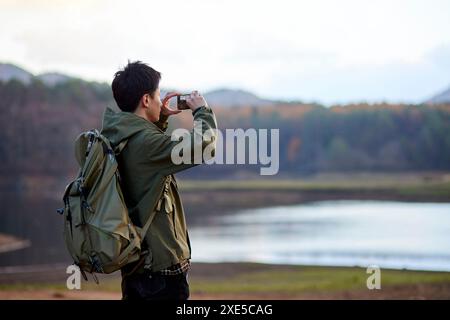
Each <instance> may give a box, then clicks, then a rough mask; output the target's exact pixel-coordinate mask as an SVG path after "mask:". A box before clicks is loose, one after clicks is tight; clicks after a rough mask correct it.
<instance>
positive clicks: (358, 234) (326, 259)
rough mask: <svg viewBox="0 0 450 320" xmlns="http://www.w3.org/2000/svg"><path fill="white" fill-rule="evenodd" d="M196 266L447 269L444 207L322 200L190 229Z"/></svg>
mask: <svg viewBox="0 0 450 320" xmlns="http://www.w3.org/2000/svg"><path fill="white" fill-rule="evenodd" d="M190 236H191V241H192V245H193V254H192V256H193V259H194V260H195V261H204V262H218V261H253V262H265V263H287V264H291V263H292V264H306V265H333V266H362V267H367V266H368V265H371V264H375V265H378V266H380V267H381V268H383V267H385V268H407V269H419V270H445V271H450V204H449V203H403V202H383V201H325V202H317V203H312V204H302V205H294V206H283V207H272V208H263V209H253V210H245V211H240V212H238V213H236V214H234V215H229V216H222V217H217V219H215V220H214V222H213V224H212V225H209V226H199V227H191V228H190Z"/></svg>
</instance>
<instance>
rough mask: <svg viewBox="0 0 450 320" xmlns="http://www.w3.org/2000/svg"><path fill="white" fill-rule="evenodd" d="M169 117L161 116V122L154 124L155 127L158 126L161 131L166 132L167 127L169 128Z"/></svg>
mask: <svg viewBox="0 0 450 320" xmlns="http://www.w3.org/2000/svg"><path fill="white" fill-rule="evenodd" d="M168 119H169V116H166V115H163V114H162V113H160V114H159V120H158V121H155V122H153V124H154V125H156V126H157V127H158V128H159V129H161V130H162V131H163V132H166V130H167V127H168V126H169V120H168Z"/></svg>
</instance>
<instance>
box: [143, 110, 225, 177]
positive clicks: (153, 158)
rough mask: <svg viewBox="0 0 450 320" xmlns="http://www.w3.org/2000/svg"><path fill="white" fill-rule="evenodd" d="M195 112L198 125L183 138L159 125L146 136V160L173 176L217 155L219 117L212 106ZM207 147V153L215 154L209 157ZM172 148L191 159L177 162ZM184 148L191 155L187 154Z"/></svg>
mask: <svg viewBox="0 0 450 320" xmlns="http://www.w3.org/2000/svg"><path fill="white" fill-rule="evenodd" d="M193 115H194V128H193V129H192V130H191V131H190V132H189V133H188V134H187V132H185V134H184V135H182V136H181V138H180V139H173V138H172V136H171V135H168V134H165V133H164V132H161V131H159V130H157V129H156V128H155V130H152V131H151V132H149V133H148V134H147V135H146V136H145V138H144V150H142V151H143V152H144V156H145V161H146V162H147V163H148V165H149V166H151V167H152V169H154V170H157V172H160V173H161V174H164V175H169V174H173V173H176V172H180V171H182V170H186V169H189V168H192V167H194V166H196V165H199V164H201V163H204V162H205V161H207V160H210V159H212V157H214V155H215V148H216V140H217V121H216V116H215V115H214V112H213V111H212V110H211V108H210V107H209V106H208V105H205V106H203V107H200V108H198V109H197V110H195V111H194V113H193ZM186 131H187V130H186ZM205 133H206V134H205ZM174 148H176V149H175V150H174ZM206 148H208V152H207V153H206V154H207V155H208V154H210V155H211V156H212V157H210V158H206V159H205V158H203V156H202V155H203V152H204V151H205V149H206ZM172 151H174V152H175V154H177V155H179V156H185V157H183V159H184V160H186V159H187V158H189V159H187V161H183V162H181V163H174V162H173V161H172V160H173V159H172ZM184 151H187V152H188V153H190V155H189V154H188V155H184ZM199 151H201V154H200V152H199ZM198 156H200V157H198Z"/></svg>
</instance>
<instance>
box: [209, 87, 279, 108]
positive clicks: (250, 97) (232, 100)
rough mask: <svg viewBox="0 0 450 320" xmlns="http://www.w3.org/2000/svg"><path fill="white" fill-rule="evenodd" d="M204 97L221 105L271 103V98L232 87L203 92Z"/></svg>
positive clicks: (234, 105)
mask: <svg viewBox="0 0 450 320" xmlns="http://www.w3.org/2000/svg"><path fill="white" fill-rule="evenodd" d="M205 98H206V100H207V101H208V102H210V103H211V104H212V105H216V106H223V107H241V106H265V105H270V104H273V103H274V102H273V101H271V100H266V99H262V98H259V97H258V96H256V95H255V94H253V93H251V92H248V91H243V90H233V89H219V90H214V91H210V92H207V93H205Z"/></svg>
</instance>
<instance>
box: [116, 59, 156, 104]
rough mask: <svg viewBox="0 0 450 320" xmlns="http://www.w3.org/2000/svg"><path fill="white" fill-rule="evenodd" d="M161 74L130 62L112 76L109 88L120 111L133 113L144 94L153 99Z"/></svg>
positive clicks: (138, 62) (145, 65)
mask: <svg viewBox="0 0 450 320" xmlns="http://www.w3.org/2000/svg"><path fill="white" fill-rule="evenodd" d="M160 79H161V73H159V72H158V71H156V70H155V69H153V68H151V67H150V66H148V65H147V64H145V63H142V62H141V61H135V62H130V61H128V64H127V65H126V67H125V68H123V70H119V71H117V72H116V73H115V74H114V80H113V81H112V84H111V87H112V92H113V96H114V100H116V103H117V105H118V106H119V108H120V109H121V110H122V111H126V112H134V111H135V110H136V108H137V107H138V104H139V100H140V99H141V98H142V96H143V95H144V94H146V93H149V94H150V95H151V97H153V95H154V93H155V91H156V89H158V86H159V80H160Z"/></svg>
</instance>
